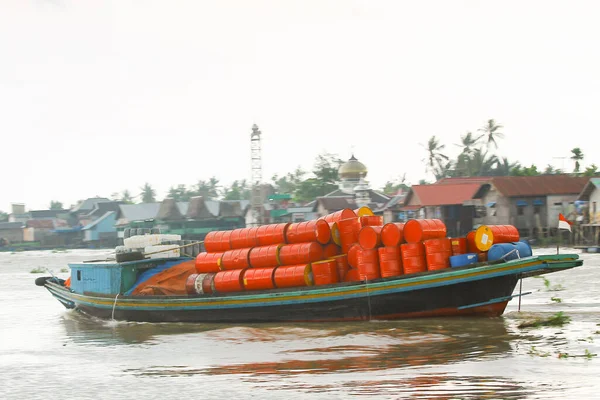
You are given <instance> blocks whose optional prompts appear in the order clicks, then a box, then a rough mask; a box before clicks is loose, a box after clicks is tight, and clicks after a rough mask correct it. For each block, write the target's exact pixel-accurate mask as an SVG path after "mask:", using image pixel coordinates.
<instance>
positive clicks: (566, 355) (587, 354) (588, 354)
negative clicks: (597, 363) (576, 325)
mask: <svg viewBox="0 0 600 400" xmlns="http://www.w3.org/2000/svg"><path fill="white" fill-rule="evenodd" d="M597 356H598V354H594V353H591V352H590V351H589V350H588V349H585V353H583V354H573V355H571V354H569V353H558V358H575V357H582V358H587V359H588V360H590V359H592V358H593V357H597Z"/></svg>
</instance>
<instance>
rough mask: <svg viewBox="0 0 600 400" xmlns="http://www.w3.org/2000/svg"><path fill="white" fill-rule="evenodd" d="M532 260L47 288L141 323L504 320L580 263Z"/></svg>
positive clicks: (83, 306)
mask: <svg viewBox="0 0 600 400" xmlns="http://www.w3.org/2000/svg"><path fill="white" fill-rule="evenodd" d="M574 257H575V258H572V259H566V258H564V257H563V258H561V259H560V260H555V261H551V260H548V259H546V260H544V259H543V258H538V257H532V258H531V259H529V260H525V259H522V260H518V261H513V262H508V263H504V264H500V265H495V266H482V267H468V268H460V269H448V270H446V271H443V270H442V271H435V272H431V273H424V274H417V275H416V276H403V277H398V278H388V279H385V280H379V281H375V282H372V283H370V282H367V283H364V282H362V283H352V284H343V285H331V286H329V287H311V288H305V289H302V290H298V289H290V290H276V291H269V292H256V293H240V294H235V295H231V294H230V295H216V296H197V297H191V296H187V297H184V296H180V297H165V296H162V297H159V296H148V297H121V296H119V295H116V296H107V295H94V294H89V293H86V294H76V293H73V292H71V291H69V290H68V289H66V288H64V287H63V286H61V285H59V284H57V283H52V282H48V283H46V285H45V286H46V288H47V289H48V290H49V291H50V292H51V293H52V294H53V295H54V296H55V297H56V298H57V299H58V300H60V301H61V302H62V303H63V304H64V305H65V306H66V307H67V308H75V309H78V310H80V311H83V312H84V313H86V314H89V315H91V316H94V317H98V318H103V319H116V320H128V321H144V322H219V323H243V322H276V321H285V322H300V321H313V322H324V321H361V320H362V321H364V320H393V319H404V318H416V317H442V316H488V317H495V316H500V315H502V313H503V312H504V309H505V307H506V305H507V303H508V301H509V300H510V299H511V298H513V297H514V296H513V291H514V289H515V286H516V284H517V282H518V280H519V279H520V278H521V277H523V276H532V275H536V274H540V273H548V272H554V271H558V270H563V269H568V268H572V267H575V266H578V265H581V261H580V260H577V259H576V257H577V256H574Z"/></svg>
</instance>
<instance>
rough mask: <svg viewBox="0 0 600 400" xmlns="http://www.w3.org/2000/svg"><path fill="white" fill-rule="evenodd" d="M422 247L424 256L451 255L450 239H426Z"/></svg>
mask: <svg viewBox="0 0 600 400" xmlns="http://www.w3.org/2000/svg"><path fill="white" fill-rule="evenodd" d="M423 246H425V254H430V253H441V252H444V253H449V254H451V253H452V245H451V242H450V239H446V238H440V239H428V240H424V241H423Z"/></svg>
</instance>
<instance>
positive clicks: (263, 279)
mask: <svg viewBox="0 0 600 400" xmlns="http://www.w3.org/2000/svg"><path fill="white" fill-rule="evenodd" d="M276 268H277V267H271V268H249V269H247V270H246V271H245V272H244V279H243V280H244V289H246V290H269V289H273V288H275V280H274V278H275V269H276Z"/></svg>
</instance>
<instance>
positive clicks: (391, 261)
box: [377, 246, 402, 278]
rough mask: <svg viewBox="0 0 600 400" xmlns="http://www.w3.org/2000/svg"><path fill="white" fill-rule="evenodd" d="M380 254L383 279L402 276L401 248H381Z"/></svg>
mask: <svg viewBox="0 0 600 400" xmlns="http://www.w3.org/2000/svg"><path fill="white" fill-rule="evenodd" d="M377 251H378V252H379V271H380V273H381V277H382V278H389V277H391V276H398V275H402V258H401V256H400V247H399V246H395V247H380V248H378V249H377Z"/></svg>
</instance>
